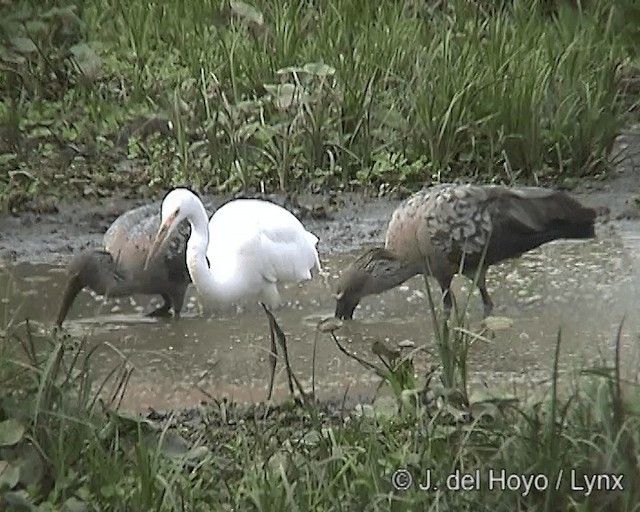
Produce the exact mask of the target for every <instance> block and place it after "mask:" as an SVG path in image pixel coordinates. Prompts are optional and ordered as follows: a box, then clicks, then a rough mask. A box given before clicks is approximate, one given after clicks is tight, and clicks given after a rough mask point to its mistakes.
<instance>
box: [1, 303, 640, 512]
mask: <svg viewBox="0 0 640 512" xmlns="http://www.w3.org/2000/svg"><path fill="white" fill-rule="evenodd" d="M432 312H433V314H434V316H435V315H436V313H435V311H434V307H432ZM621 327H622V326H621ZM36 330H37V329H34V328H33V327H31V326H30V325H29V323H28V322H22V323H17V322H14V323H13V324H12V325H11V326H9V327H8V328H7V330H6V331H5V332H4V333H3V337H2V338H0V389H1V390H2V391H1V392H0V506H7V505H8V510H45V511H46V510H52V511H53V510H60V509H61V507H62V506H66V507H67V508H66V509H65V510H96V511H104V510H113V511H131V510H135V511H138V510H159V511H164V510H166V511H173V510H185V511H196V510H202V511H208V510H273V511H276V510H332V511H338V510H344V511H352V510H367V511H369V510H371V511H374V510H381V511H382V510H398V511H400V510H406V511H410V510H433V511H436V510H438V511H440V510H441V511H449V510H451V511H454V510H455V511H457V510H474V511H476V510H487V511H488V510H498V511H505V512H506V511H514V510H526V511H531V510H540V511H556V510H562V511H605V510H616V511H633V510H638V509H639V507H640V506H639V505H638V503H640V486H639V485H638V482H640V465H639V464H638V457H639V456H640V449H639V448H638V447H639V443H640V434H639V433H640V416H639V413H640V392H639V390H638V388H637V387H636V385H634V384H632V383H628V382H625V381H624V380H623V379H622V377H621V375H620V359H621V358H622V357H623V354H620V339H621V335H620V332H619V333H618V335H617V338H616V339H615V341H616V343H615V347H616V348H615V353H614V354H613V357H612V358H611V361H610V362H607V364H603V365H602V366H601V367H599V368H593V369H590V370H585V371H582V372H578V373H576V375H575V378H574V379H568V378H567V376H566V375H565V376H561V375H560V372H559V362H560V360H561V357H562V356H561V353H562V350H561V349H562V342H561V336H560V333H559V335H558V340H557V347H556V348H557V350H556V357H555V362H554V364H553V366H552V367H551V368H550V369H549V377H550V382H551V386H550V387H549V388H548V389H547V390H546V391H544V392H538V393H535V394H533V395H531V396H529V397H526V396H524V395H522V396H520V397H503V398H499V397H496V394H495V393H492V392H491V390H488V391H489V393H488V394H486V393H485V394H484V396H481V395H480V394H479V393H478V392H477V391H471V392H469V390H468V389H467V379H466V374H467V371H468V370H467V360H466V359H467V356H466V354H467V351H466V348H467V347H468V345H469V343H471V341H472V339H474V338H475V337H476V336H477V333H473V332H471V331H470V330H469V327H468V325H466V322H465V321H464V315H463V314H460V315H454V317H453V320H451V322H450V323H446V322H443V321H442V320H438V328H437V329H436V333H435V342H436V344H440V343H443V342H446V343H447V345H448V347H449V351H443V350H441V351H440V358H441V359H440V368H439V369H434V370H433V371H430V373H429V374H428V375H426V376H419V375H416V374H415V372H414V367H413V354H412V353H411V352H409V353H405V354H398V353H396V351H394V350H390V349H388V347H377V348H374V349H373V352H374V354H377V356H378V362H375V363H374V362H371V361H365V360H361V361H363V365H364V366H365V367H366V369H363V372H364V371H375V372H376V373H377V374H378V375H379V376H380V383H381V385H383V386H389V387H390V389H391V391H392V393H391V395H392V396H393V397H395V401H392V402H389V401H386V402H385V401H383V400H380V401H378V402H374V405H373V406H370V405H360V406H357V407H355V408H346V407H344V406H341V405H340V404H339V403H335V404H327V403H325V404H321V403H317V402H315V401H314V400H312V399H311V398H312V397H310V396H306V397H305V399H304V400H302V401H301V402H299V403H294V402H286V403H284V404H282V405H279V406H273V405H267V404H257V405H254V406H241V405H238V404H235V403H230V402H228V401H212V402H211V403H209V404H208V405H206V406H201V407H197V408H194V409H188V410H183V411H174V412H173V413H169V414H161V413H156V412H153V413H151V414H150V415H149V416H148V417H146V418H145V417H142V416H136V415H131V414H128V413H126V412H124V411H120V410H119V408H118V400H119V397H120V396H122V393H123V392H124V391H125V389H126V383H127V380H128V377H129V369H128V366H127V364H126V362H125V361H124V360H123V362H122V364H121V365H119V366H116V367H115V368H114V370H113V372H112V374H111V375H110V376H109V377H108V378H107V379H105V380H104V381H100V382H98V381H96V380H95V379H94V378H93V377H92V366H93V365H94V364H95V363H94V357H95V355H94V354H95V353H96V350H97V349H96V348H94V349H91V348H90V347H91V344H90V343H89V342H88V340H86V339H84V340H75V339H72V338H69V337H62V336H60V335H57V334H55V333H54V334H51V335H40V336H39V337H38V336H36V335H35V334H34V332H35V331H36ZM318 331H319V332H318V333H319V335H320V336H329V337H333V339H334V341H335V342H337V343H339V344H340V346H342V347H343V343H342V341H343V340H342V336H341V334H340V329H339V324H336V323H335V322H324V323H322V324H321V325H319V327H318ZM343 350H345V352H346V354H347V355H350V354H349V352H348V351H346V349H344V347H343ZM452 352H453V356H454V357H451V353H452ZM265 375H266V372H265ZM265 384H266V379H265ZM317 385H321V383H317ZM307 391H309V390H307ZM99 395H100V397H99ZM194 420H197V421H194ZM502 471H504V475H505V478H508V480H505V482H508V483H509V485H510V487H509V488H500V487H501V484H500V478H501V477H500V475H501V474H502ZM394 475H395V476H394ZM408 475H410V478H411V479H412V483H411V482H410V483H411V485H408V486H407V487H408V488H406V489H399V488H398V487H399V486H403V485H407V482H408V478H409V477H408ZM456 475H472V476H467V477H464V478H465V480H461V479H460V478H461V477H456ZM510 475H521V476H518V477H516V476H510ZM594 475H608V476H606V477H600V478H599V480H598V481H599V482H600V485H601V486H602V485H603V484H604V483H606V484H608V485H609V486H612V485H614V482H616V481H617V479H619V478H620V477H619V476H618V475H623V476H622V480H621V482H620V483H621V485H622V486H623V490H622V491H620V490H612V491H609V492H607V491H604V490H602V489H600V490H596V491H592V492H589V487H588V484H587V483H586V482H587V481H588V482H593V476H594ZM612 475H616V477H615V478H614V477H613V476H612ZM585 477H586V478H587V480H585ZM429 478H430V480H429ZM394 479H395V480H394ZM492 479H493V480H492ZM394 481H395V482H396V483H395V486H394V483H393V482H394ZM429 481H430V482H431V485H438V486H439V488H438V489H435V488H433V487H432V488H431V489H429V490H423V489H420V488H419V487H418V485H419V484H420V483H422V484H426V483H428V482H429ZM491 481H492V482H493V486H490V482H491ZM461 482H466V483H465V484H464V485H466V486H467V488H466V489H462V490H460V489H459V487H460V485H462V484H461ZM456 485H457V486H458V488H455V486H456ZM447 487H449V488H447ZM470 487H473V488H470ZM3 499H4V503H2V500H3ZM12 507H13V508H12Z"/></svg>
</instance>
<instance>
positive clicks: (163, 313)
mask: <svg viewBox="0 0 640 512" xmlns="http://www.w3.org/2000/svg"><path fill="white" fill-rule="evenodd" d="M161 295H162V299H163V300H164V304H163V305H162V306H160V307H159V308H156V309H154V310H153V311H151V312H150V313H147V316H148V317H151V318H166V317H168V316H171V313H170V312H169V311H170V310H171V299H170V298H169V295H167V294H166V293H163V294H161Z"/></svg>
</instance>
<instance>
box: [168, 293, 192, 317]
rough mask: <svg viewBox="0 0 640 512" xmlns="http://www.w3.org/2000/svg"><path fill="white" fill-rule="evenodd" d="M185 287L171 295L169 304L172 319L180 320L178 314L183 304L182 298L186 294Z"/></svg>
mask: <svg viewBox="0 0 640 512" xmlns="http://www.w3.org/2000/svg"><path fill="white" fill-rule="evenodd" d="M187 287H188V285H187V286H181V287H179V288H178V289H177V290H175V291H174V292H173V293H172V294H171V304H173V317H174V318H176V319H178V318H180V312H181V311H182V306H183V304H184V297H185V295H186V294H187Z"/></svg>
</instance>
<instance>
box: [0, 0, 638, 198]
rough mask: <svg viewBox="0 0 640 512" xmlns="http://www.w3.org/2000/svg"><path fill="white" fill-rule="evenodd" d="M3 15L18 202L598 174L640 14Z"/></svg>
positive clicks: (343, 6) (56, 5)
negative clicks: (183, 189) (190, 188)
mask: <svg viewBox="0 0 640 512" xmlns="http://www.w3.org/2000/svg"><path fill="white" fill-rule="evenodd" d="M0 9H2V16H0V19H2V22H1V23H0V33H1V34H2V52H1V54H2V57H1V59H2V66H3V69H4V70H5V71H6V73H5V74H4V77H3V78H2V81H0V89H1V90H2V93H3V94H2V98H3V100H2V103H1V104H0V111H1V112H2V117H3V122H2V131H3V141H4V145H5V147H6V152H5V153H4V154H3V156H2V163H1V165H2V166H3V167H5V168H6V169H7V171H8V172H7V173H2V174H1V175H2V177H1V178H0V180H2V190H1V195H2V198H3V200H4V203H5V206H8V207H9V208H13V207H14V206H15V207H16V208H18V207H20V205H23V206H24V204H25V202H26V201H28V200H30V199H31V198H43V197H48V196H59V195H61V193H62V190H61V187H62V184H64V185H65V187H66V189H65V192H64V193H65V194H71V195H77V194H81V195H86V196H100V195H108V194H110V193H112V191H113V190H114V189H124V190H126V191H128V192H129V193H131V194H135V195H145V194H148V193H153V192H154V191H155V190H156V189H159V188H162V189H164V188H166V187H169V186H171V185H173V184H175V183H181V182H185V181H187V182H190V183H192V184H193V185H195V186H197V187H200V188H202V189H205V190H208V191H210V192H227V191H235V190H239V189H255V188H258V187H265V188H267V189H275V188H280V189H286V190H292V189H300V188H311V189H312V190H322V189H325V188H345V187H346V188H348V187H359V186H364V187H382V190H387V189H389V188H395V187H402V188H415V187H416V186H418V185H420V184H422V183H423V182H424V181H429V180H432V179H452V178H455V177H459V176H473V177H477V178H479V179H482V180H485V181H486V180H510V179H513V178H514V177H516V176H518V177H520V178H521V179H524V180H530V181H531V180H533V181H535V180H539V179H549V178H570V177H576V176H584V175H597V174H599V173H602V172H603V171H605V170H606V169H607V166H608V164H609V159H608V156H609V152H610V149H611V146H612V143H613V140H614V137H615V136H616V134H617V133H618V132H619V130H620V128H621V127H622V126H623V125H624V124H625V123H626V121H627V120H626V118H625V115H624V114H625V112H626V111H627V109H628V102H627V101H626V99H625V95H624V87H623V83H627V82H625V81H624V80H623V78H625V77H626V78H628V72H629V69H633V67H632V66H631V67H630V66H629V65H628V64H629V63H630V62H632V59H634V58H635V55H634V51H635V47H634V45H635V42H634V41H635V39H634V38H633V30H634V29H633V28H632V24H631V23H630V20H631V19H635V18H637V16H638V12H637V9H636V8H635V3H634V2H632V1H631V0H628V1H623V2H613V1H611V0H599V1H594V2H589V3H588V5H587V6H585V7H583V6H582V5H581V4H579V5H577V6H576V5H571V3H569V2H566V3H565V2H558V3H557V5H556V4H553V5H550V2H542V1H534V2H530V1H524V0H514V1H512V2H502V3H500V4H499V3H491V2H490V3H486V2H469V1H467V0H456V1H454V2H447V3H446V4H445V3H438V2H434V3H431V2H414V1H413V0H406V1H394V2H385V3H377V4H371V3H366V4H363V3H362V2H354V1H352V0H332V1H330V2H324V3H323V2H321V3H317V2H288V1H285V0H276V1H269V2H267V1H257V2H255V3H253V4H251V5H250V4H248V3H245V2H241V1H236V0H234V1H231V2H227V1H222V0H205V1H202V2H184V1H178V2H164V1H156V2H147V1H144V2H143V1H141V0H134V1H132V2H121V1H118V2H105V1H104V0H90V1H88V2H83V3H81V4H74V3H71V2H69V1H68V0H49V1H47V2H45V3H44V4H42V2H38V3H33V2H30V1H25V2H19V3H18V2H9V3H8V5H6V4H5V5H4V6H3V7H2V8H0ZM634 17H635V18H634ZM630 27H631V28H630ZM623 66H624V68H623ZM625 73H626V74H625ZM69 185H72V186H71V187H69ZM42 207H44V206H42Z"/></svg>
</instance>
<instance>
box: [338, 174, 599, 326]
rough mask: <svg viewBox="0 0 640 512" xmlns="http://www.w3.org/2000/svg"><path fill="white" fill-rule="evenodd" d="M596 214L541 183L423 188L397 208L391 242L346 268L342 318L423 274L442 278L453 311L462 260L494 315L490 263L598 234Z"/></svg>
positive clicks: (340, 289) (341, 294)
mask: <svg viewBox="0 0 640 512" xmlns="http://www.w3.org/2000/svg"><path fill="white" fill-rule="evenodd" d="M595 218H596V211H595V210H594V209H592V208H589V207H585V206H583V205H581V204H580V203H579V202H578V201H577V200H575V199H573V198H572V197H570V196H569V195H568V194H566V193H565V192H562V191H555V190H549V189H544V188H539V187H520V188H509V187H504V186H497V185H496V186H494V185H487V186H481V185H469V184H444V185H436V186H433V187H430V188H425V189H422V190H421V191H419V192H417V193H415V194H414V195H412V196H411V197H409V198H408V199H407V200H406V201H404V202H403V203H402V204H401V205H400V206H399V207H398V208H397V209H396V210H395V211H394V212H393V215H392V217H391V221H390V222H389V226H388V228H387V235H386V240H385V246H384V248H375V249H371V250H368V251H367V252H366V253H364V254H363V255H362V256H360V257H359V258H358V259H356V260H355V261H354V262H353V263H351V264H350V265H349V266H348V267H347V268H346V269H345V270H344V271H343V272H342V275H341V276H340V278H339V279H338V282H337V286H336V293H335V298H336V310H335V316H336V317H337V318H340V319H351V318H353V312H354V310H355V308H356V307H357V305H358V303H359V302H360V300H361V299H362V298H363V297H365V296H367V295H372V294H378V293H382V292H384V291H386V290H389V289H391V288H394V287H395V286H398V285H400V284H402V283H403V282H405V281H406V280H408V279H409V278H411V277H413V276H415V275H417V274H426V275H431V276H433V277H434V278H435V279H436V280H437V281H438V284H439V285H440V288H441V289H442V292H443V300H444V306H445V310H446V311H450V310H451V307H452V299H451V293H450V290H449V288H450V286H451V280H452V279H453V276H454V275H455V274H457V273H458V272H459V271H460V269H461V263H463V267H462V274H464V275H465V276H467V277H469V278H472V279H474V278H475V276H476V275H477V276H478V281H477V286H478V289H479V290H480V295H481V296H482V302H483V304H484V314H485V316H489V315H490V314H491V312H492V310H493V302H492V301H491V297H490V296H489V293H488V292H487V286H486V272H487V268H488V267H489V266H491V265H493V264H495V263H499V262H501V261H504V260H506V259H510V258H514V257H517V256H520V255H521V254H523V253H525V252H527V251H530V250H531V249H534V248H536V247H539V246H540V245H542V244H545V243H547V242H551V241H552V240H556V239H559V238H567V239H568V238H573V239H586V238H594V237H595V228H594V223H595ZM485 248H486V249H485ZM485 250H486V253H485V254H484V259H483V258H482V256H483V252H485Z"/></svg>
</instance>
